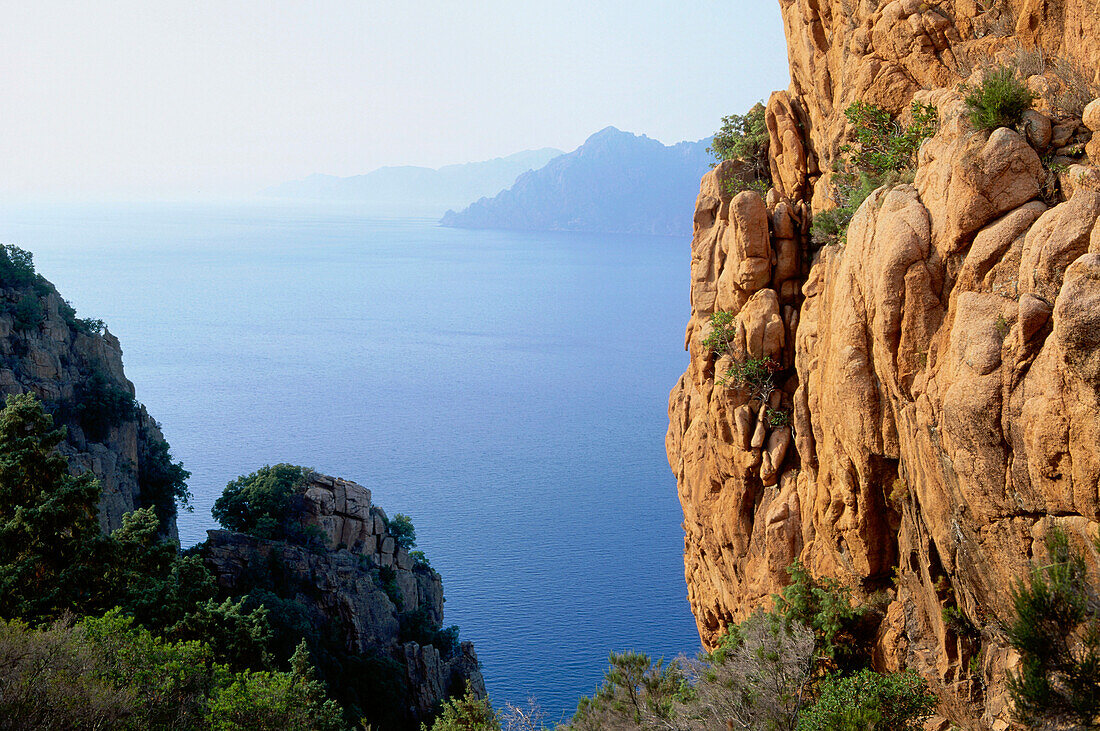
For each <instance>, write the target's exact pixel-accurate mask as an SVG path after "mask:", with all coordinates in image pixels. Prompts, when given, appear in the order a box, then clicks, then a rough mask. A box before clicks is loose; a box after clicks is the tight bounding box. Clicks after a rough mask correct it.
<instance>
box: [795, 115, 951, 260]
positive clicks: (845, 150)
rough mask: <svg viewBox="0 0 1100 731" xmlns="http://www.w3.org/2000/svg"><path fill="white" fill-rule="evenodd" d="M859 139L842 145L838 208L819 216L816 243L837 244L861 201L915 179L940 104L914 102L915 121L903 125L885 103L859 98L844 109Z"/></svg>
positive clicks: (836, 178)
mask: <svg viewBox="0 0 1100 731" xmlns="http://www.w3.org/2000/svg"><path fill="white" fill-rule="evenodd" d="M844 114H845V116H846V117H847V118H848V123H849V124H850V125H851V127H852V135H853V137H854V140H853V142H851V143H848V144H846V145H843V146H842V147H841V148H840V153H841V159H840V160H839V161H838V163H837V165H836V168H835V169H834V170H833V174H832V179H831V182H832V188H831V190H830V196H831V198H832V200H833V202H834V203H835V204H836V207H835V208H833V209H832V210H829V211H823V212H821V213H818V214H817V215H816V216H814V220H813V226H812V229H811V231H812V235H813V240H814V242H815V243H818V244H830V243H837V242H838V241H840V240H841V239H843V238H844V236H845V234H846V233H847V230H848V224H849V223H850V222H851V220H852V217H853V216H854V215H855V213H856V211H857V210H858V209H859V207H860V205H861V204H862V203H863V201H865V200H866V199H867V197H868V196H870V195H871V193H873V192H874V191H875V190H876V189H877V188H879V187H882V186H884V185H886V186H890V185H895V184H897V183H899V182H904V181H908V182H911V175H912V169H913V166H914V164H915V162H916V155H917V150H919V149H920V145H921V143H922V142H923V141H924V140H926V139H928V138H929V137H931V136H932V135H933V134H935V132H936V125H937V111H936V108H935V107H933V106H931V105H928V104H921V103H920V102H913V104H912V106H911V107H910V109H909V115H910V118H911V121H910V122H909V124H907V125H904V126H903V125H902V124H901V123H900V122H899V121H898V120H896V119H893V118H891V116H890V114H889V113H888V112H886V110H884V109H882V108H881V107H877V106H875V105H874V104H868V103H867V102H855V103H854V104H852V105H851V106H849V107H848V108H847V109H846V110H845V111H844Z"/></svg>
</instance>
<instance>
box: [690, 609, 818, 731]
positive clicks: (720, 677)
mask: <svg viewBox="0 0 1100 731" xmlns="http://www.w3.org/2000/svg"><path fill="white" fill-rule="evenodd" d="M813 670H814V637H813V633H812V632H810V631H809V630H808V629H806V628H805V627H804V626H802V625H800V624H798V623H794V622H787V621H784V620H783V619H782V618H781V617H780V616H778V615H777V614H774V613H764V612H760V611H758V612H756V613H754V614H752V615H751V616H750V617H749V618H748V619H746V620H745V621H744V622H742V623H741V624H740V625H731V626H730V628H729V629H728V630H727V634H726V635H725V637H724V638H723V641H722V645H721V647H720V648H719V649H718V650H716V651H715V652H713V653H711V654H710V655H709V656H708V657H706V658H704V659H702V660H697V661H694V662H688V663H687V676H688V678H689V680H690V682H691V686H692V691H693V692H692V693H691V694H690V696H689V697H685V700H684V701H682V702H680V703H678V704H677V716H678V717H680V718H685V719H693V720H696V721H699V722H702V723H703V727H704V728H720V727H727V726H728V724H729V722H731V721H732V722H733V723H734V727H735V728H753V729H757V728H759V729H775V730H776V731H779V730H780V729H788V730H793V729H794V727H795V723H796V722H797V720H798V717H799V714H800V712H801V710H802V708H803V707H804V705H805V703H806V699H807V698H808V697H809V692H810V681H811V678H812V676H813Z"/></svg>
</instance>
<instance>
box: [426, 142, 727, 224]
mask: <svg viewBox="0 0 1100 731" xmlns="http://www.w3.org/2000/svg"><path fill="white" fill-rule="evenodd" d="M708 144H709V141H707V140H703V141H700V142H681V143H679V144H677V145H672V146H671V147H666V146H665V145H662V144H661V143H660V142H658V141H657V140H652V139H650V138H648V137H645V136H644V135H643V136H638V135H633V134H630V133H629V132H621V131H619V130H617V129H615V128H614V127H607V128H606V129H603V130H601V131H599V132H597V133H596V134H594V135H592V136H591V137H589V138H588V139H587V140H586V141H585V143H584V144H583V145H581V146H580V147H578V148H577V149H576V150H574V151H573V152H571V153H569V154H568V155H562V156H561V157H558V158H555V159H554V160H552V161H550V162H549V163H547V165H546V166H545V167H543V168H541V169H539V170H535V171H532V172H530V173H526V174H524V175H521V176H520V177H519V179H518V180H516V181H515V185H513V186H512V187H511V188H509V189H508V190H505V191H503V192H501V193H500V194H498V195H497V196H495V197H493V198H485V199H482V200H479V201H477V202H476V203H473V204H471V205H470V206H469V207H468V208H466V210H464V211H460V212H457V213H456V212H454V211H448V212H447V215H445V216H444V217H443V220H442V221H441V223H442V224H443V225H444V226H455V227H458V228H501V229H519V230H527V231H594V232H601V233H642V234H659V235H687V233H688V228H687V225H686V223H685V221H684V217H683V211H684V210H685V207H686V206H690V205H691V200H692V199H693V198H694V195H695V186H696V181H698V179H699V176H700V175H702V174H703V173H704V172H705V171H706V170H707V169H708V168H709V167H710V165H711V163H713V162H714V159H713V158H712V157H711V156H710V155H709V154H708V153H707V151H706V148H707V145H708Z"/></svg>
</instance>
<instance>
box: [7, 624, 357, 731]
mask: <svg viewBox="0 0 1100 731" xmlns="http://www.w3.org/2000/svg"><path fill="white" fill-rule="evenodd" d="M0 687H2V688H3V692H2V693H0V718H3V719H4V722H3V727H4V728H6V729H39V728H113V729H134V730H137V729H148V728H172V729H186V730H191V729H194V730H195V731H197V730H198V729H207V728H218V729H263V728H266V729H319V730H320V729H323V730H324V731H330V730H331V731H335V730H336V729H339V728H342V725H341V723H340V711H339V707H338V706H336V704H335V703H334V702H332V701H330V700H325V698H324V689H323V687H322V686H321V684H320V683H318V682H317V681H316V680H315V679H313V673H312V669H311V668H310V667H309V661H308V657H307V656H306V655H304V654H302V655H300V656H298V657H297V658H296V660H295V662H292V663H291V672H289V673H253V672H247V673H233V672H232V671H230V670H229V669H228V668H225V667H224V666H221V665H218V664H216V663H214V662H213V660H212V656H211V652H210V648H209V647H207V646H206V645H205V644H204V643H202V642H197V641H186V642H166V641H164V640H162V639H159V638H157V637H156V636H154V635H153V634H152V633H151V632H149V631H148V630H147V629H145V628H143V627H140V626H138V625H135V624H134V623H133V620H132V619H130V618H128V617H125V616H124V615H123V614H122V613H121V612H120V611H119V610H112V611H110V612H108V613H107V614H105V615H103V616H101V617H87V618H85V619H83V620H81V621H80V622H79V623H76V624H71V623H68V622H55V623H53V624H52V625H49V626H47V627H44V628H41V629H34V628H32V627H30V626H28V625H26V624H24V623H22V622H20V621H18V620H7V621H3V620H0Z"/></svg>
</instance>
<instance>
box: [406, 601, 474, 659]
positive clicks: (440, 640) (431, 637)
mask: <svg viewBox="0 0 1100 731" xmlns="http://www.w3.org/2000/svg"><path fill="white" fill-rule="evenodd" d="M397 619H398V622H399V624H400V634H399V638H400V640H401V642H415V643H416V644H418V645H421V646H423V645H432V646H433V647H435V649H437V650H439V654H440V655H441V656H442V657H443V658H448V657H450V656H451V655H452V654H454V652H455V650H457V649H458V647H459V644H458V626H457V625H451V626H450V627H446V628H444V627H436V625H435V622H433V621H432V617H431V614H430V613H429V612H428V608H427V607H419V608H417V609H415V610H414V611H411V612H402V613H401V614H400V615H399V616H398V618H397Z"/></svg>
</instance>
